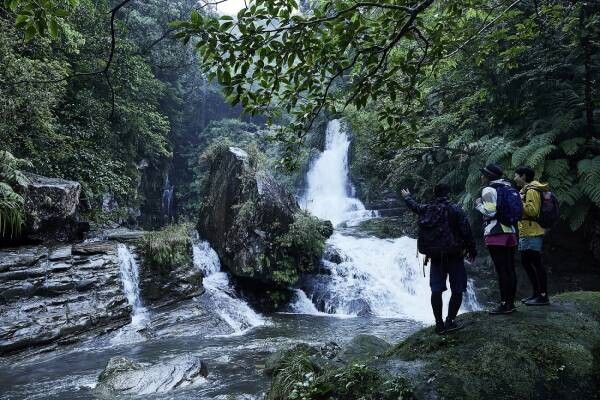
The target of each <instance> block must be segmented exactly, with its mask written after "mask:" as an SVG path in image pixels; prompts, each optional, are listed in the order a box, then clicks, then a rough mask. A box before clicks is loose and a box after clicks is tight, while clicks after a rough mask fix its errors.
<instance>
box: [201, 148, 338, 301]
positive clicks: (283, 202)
mask: <svg viewBox="0 0 600 400" xmlns="http://www.w3.org/2000/svg"><path fill="white" fill-rule="evenodd" d="M204 192H205V198H204V201H203V205H202V208H201V212H200V219H199V223H198V231H199V233H200V236H202V237H203V238H204V239H206V240H208V241H209V242H210V244H211V246H212V247H213V248H214V249H215V251H216V252H217V254H218V255H219V258H220V259H221V264H222V265H223V266H224V267H225V268H226V269H228V270H229V271H230V272H231V274H232V275H233V276H234V278H239V279H238V282H248V283H249V284H250V285H253V284H256V285H257V286H260V287H265V288H268V287H286V286H289V285H291V284H294V283H295V282H296V281H297V280H298V277H299V275H300V273H302V272H309V271H313V270H314V269H315V268H316V267H317V266H318V263H319V259H320V256H321V254H322V251H323V246H324V242H325V240H326V238H327V237H329V235H331V233H332V231H333V229H332V227H331V223H329V222H325V221H320V220H318V219H316V218H314V217H311V216H308V215H307V214H305V213H304V212H302V211H301V210H300V208H299V206H298V204H297V202H296V201H295V199H294V197H293V196H292V195H291V194H289V193H287V192H286V191H285V190H284V188H283V187H282V186H281V185H279V184H278V183H277V182H275V180H274V179H273V177H272V176H271V175H270V174H269V173H267V172H265V171H260V170H257V167H256V165H255V163H254V162H253V160H252V159H251V157H249V155H248V154H247V153H246V152H245V151H243V150H241V149H239V148H235V147H227V148H223V149H221V150H220V151H218V152H217V154H216V156H215V157H214V160H213V162H212V165H211V168H210V173H209V177H208V180H207V184H206V186H205V188H204ZM246 286H248V285H246ZM278 296H279V295H275V296H273V297H274V298H276V297H278Z"/></svg>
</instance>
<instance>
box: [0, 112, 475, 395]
mask: <svg viewBox="0 0 600 400" xmlns="http://www.w3.org/2000/svg"><path fill="white" fill-rule="evenodd" d="M349 145H350V140H349V138H348V135H347V134H346V132H345V131H344V128H343V123H341V122H340V121H338V120H333V121H331V122H330V123H329V125H328V128H327V137H326V148H325V150H324V152H323V153H322V155H321V156H320V157H319V158H318V159H317V160H315V162H314V163H313V165H312V167H311V169H310V171H309V173H308V176H307V184H308V187H307V190H306V193H305V195H304V196H303V198H302V199H301V205H302V207H304V208H305V209H307V210H309V211H310V212H311V213H313V214H314V215H317V216H319V217H321V218H326V219H330V220H331V221H332V222H333V223H334V226H335V232H334V234H333V235H332V236H331V238H330V239H329V240H328V242H327V246H328V249H327V253H329V254H335V255H336V257H325V259H324V260H323V271H321V273H319V274H314V275H309V276H305V277H304V278H303V279H302V282H301V283H300V285H299V287H298V288H295V289H294V290H295V297H294V300H293V301H292V303H291V304H290V305H289V307H288V310H289V312H286V313H279V314H272V315H259V314H258V313H256V312H255V311H254V310H252V308H251V307H250V306H249V305H248V304H247V303H245V302H244V301H243V300H242V299H240V298H239V297H238V296H237V295H236V293H235V291H234V289H233V287H232V285H231V283H230V281H229V276H228V275H227V273H226V272H224V271H221V266H220V263H219V259H218V257H217V254H216V253H215V251H214V250H213V249H212V248H211V247H210V246H209V245H208V243H206V242H202V241H198V242H197V243H196V244H195V245H194V246H193V261H194V265H195V266H196V267H197V268H199V269H200V270H201V271H202V272H203V275H204V281H203V286H204V288H205V293H204V294H203V295H201V296H199V297H198V298H197V299H192V300H190V301H189V302H188V304H187V306H186V307H188V308H184V306H183V305H182V306H176V307H175V308H173V309H168V310H167V311H164V310H163V311H157V310H149V309H147V308H146V307H144V305H143V304H142V302H141V300H140V293H139V286H138V283H139V278H138V268H137V263H136V259H135V254H134V251H132V248H130V247H127V246H126V245H123V244H121V245H119V247H118V255H119V267H120V277H121V281H122V287H123V290H124V293H125V295H126V297H127V300H128V302H129V304H130V305H131V306H132V314H133V315H132V317H133V318H132V320H133V321H132V323H131V324H130V325H128V326H125V327H123V328H121V329H119V330H117V331H116V332H112V333H110V334H108V335H105V336H104V337H103V336H101V337H98V338H94V339H90V340H88V341H85V342H83V343H81V344H78V345H75V346H74V347H71V348H68V349H64V350H59V351H54V352H50V353H47V354H42V355H37V356H34V357H31V358H28V359H26V360H20V361H17V360H10V359H6V360H2V361H0V363H1V364H0V388H2V390H3V391H2V392H1V393H0V399H88V398H90V397H92V396H93V392H92V389H93V388H94V386H95V384H96V380H97V377H98V375H99V373H100V372H101V371H102V369H103V368H104V367H105V366H106V364H107V362H108V360H109V359H110V358H111V357H113V356H116V355H121V356H125V357H128V358H131V359H133V360H135V361H138V362H149V363H157V362H161V361H166V360H169V359H171V358H173V357H175V356H178V355H184V354H189V355H195V356H198V357H200V358H202V359H203V360H205V361H206V363H207V364H208V368H209V375H208V379H207V380H202V381H201V382H200V383H199V384H197V385H195V386H191V387H186V388H184V389H180V390H176V391H174V392H171V393H168V394H161V395H153V396H150V397H151V398H153V399H223V400H225V399H255V398H261V396H262V394H264V392H265V390H266V389H267V387H268V379H267V377H266V376H265V375H264V373H263V368H264V364H265V360H266V358H267V357H268V356H269V354H271V353H272V352H273V351H275V350H278V349H281V348H286V347H289V346H291V345H292V344H294V343H299V342H306V343H310V344H315V345H318V344H321V343H326V342H328V341H336V342H338V343H339V344H343V343H344V342H345V341H348V340H350V339H351V338H352V337H354V336H355V335H357V334H360V333H366V334H371V335H376V336H379V337H381V338H383V339H385V340H388V341H390V342H394V341H398V340H399V339H401V338H404V337H406V336H407V335H409V334H410V333H412V332H414V331H415V330H416V329H419V328H420V327H422V326H423V323H429V322H430V321H431V319H432V317H431V311H430V306H429V287H428V278H427V277H424V276H423V268H422V265H421V263H420V260H419V258H418V257H417V252H416V242H415V240H414V239H411V238H407V237H402V238H395V239H378V238H375V237H371V236H367V235H364V234H362V233H361V232H360V229H357V227H356V225H357V224H358V223H359V222H360V221H362V220H365V219H368V218H376V217H377V213H376V212H374V211H370V210H366V209H365V206H364V205H363V204H362V203H361V202H360V200H358V199H357V198H354V197H353V196H354V189H353V187H352V184H351V182H350V181H349V179H348V148H349ZM177 307H179V308H177ZM464 307H465V309H475V308H478V307H479V306H478V303H477V300H476V299H475V296H474V294H473V291H472V288H471V287H470V292H469V293H468V295H467V297H466V300H465V305H464ZM198 309H200V310H209V311H210V312H212V313H214V314H215V318H214V319H208V320H203V321H209V322H203V323H187V324H185V323H184V322H185V320H186V318H187V317H188V316H189V315H190V314H192V313H194V312H196V311H194V310H198ZM190 310H191V311H190ZM203 312H204V311H199V312H197V314H198V315H200V316H202V313H203ZM160 313H162V314H163V315H164V314H165V313H167V314H169V317H172V316H175V318H173V319H169V318H162V317H160V315H159V314H160ZM161 321H162V322H161ZM164 321H169V322H168V323H169V324H170V325H171V326H168V327H160V326H158V325H160V323H163V324H164ZM181 321H183V322H181ZM210 321H217V322H214V323H213V322H210ZM219 321H221V322H219ZM219 323H224V324H226V326H228V327H229V329H228V331H227V332H222V331H219V330H218V329H214V327H215V326H216V325H218V324H219ZM155 325H157V326H158V327H157V326H155ZM213 325H214V326H213ZM151 329H154V331H153V332H154V333H153V334H147V331H150V330H151ZM147 397H148V396H145V398H147Z"/></svg>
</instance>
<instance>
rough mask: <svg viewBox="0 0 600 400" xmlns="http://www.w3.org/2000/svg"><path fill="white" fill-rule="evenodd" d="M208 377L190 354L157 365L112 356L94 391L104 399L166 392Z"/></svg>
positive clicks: (201, 364)
mask: <svg viewBox="0 0 600 400" xmlns="http://www.w3.org/2000/svg"><path fill="white" fill-rule="evenodd" d="M207 375H208V367H207V365H206V363H205V362H204V361H202V360H201V359H200V358H198V357H194V356H190V355H184V356H179V357H175V358H173V359H170V360H167V361H164V362H159V363H156V364H142V363H138V362H135V361H132V360H129V359H127V358H125V357H113V358H111V359H110V360H109V362H108V365H107V366H106V368H105V369H104V371H102V373H101V374H100V376H99V377H98V385H97V386H96V388H95V391H96V392H97V393H98V394H101V395H105V396H113V395H117V394H128V395H148V394H153V393H165V392H168V391H171V390H174V389H178V388H182V387H185V386H190V385H193V384H195V383H198V382H199V381H201V380H202V379H203V378H205V377H206V376H207Z"/></svg>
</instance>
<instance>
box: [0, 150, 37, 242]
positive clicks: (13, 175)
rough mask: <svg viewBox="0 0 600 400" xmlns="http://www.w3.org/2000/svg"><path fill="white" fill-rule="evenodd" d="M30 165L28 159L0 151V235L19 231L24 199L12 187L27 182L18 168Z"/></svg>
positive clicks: (10, 234)
mask: <svg viewBox="0 0 600 400" xmlns="http://www.w3.org/2000/svg"><path fill="white" fill-rule="evenodd" d="M30 166H31V164H30V163H29V162H28V161H26V160H21V159H19V158H16V157H15V156H13V155H12V154H11V153H9V152H8V151H0V237H4V236H7V237H14V236H16V235H18V234H19V233H20V232H21V228H22V226H23V223H24V218H25V217H24V214H23V205H24V199H23V197H22V196H21V195H20V194H19V193H17V192H15V191H14V189H13V188H14V187H16V186H19V185H21V186H23V185H25V184H27V181H28V179H27V177H26V176H25V175H24V174H23V173H22V172H21V170H20V169H21V168H24V167H30Z"/></svg>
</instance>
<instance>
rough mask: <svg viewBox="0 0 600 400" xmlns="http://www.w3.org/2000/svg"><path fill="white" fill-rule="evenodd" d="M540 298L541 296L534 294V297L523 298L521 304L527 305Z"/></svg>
mask: <svg viewBox="0 0 600 400" xmlns="http://www.w3.org/2000/svg"><path fill="white" fill-rule="evenodd" d="M538 296H539V295H538V294H534V295H533V296H529V297H525V298H522V299H521V303H523V304H525V303H527V302H528V301H531V300H534V299H537V297H538Z"/></svg>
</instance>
